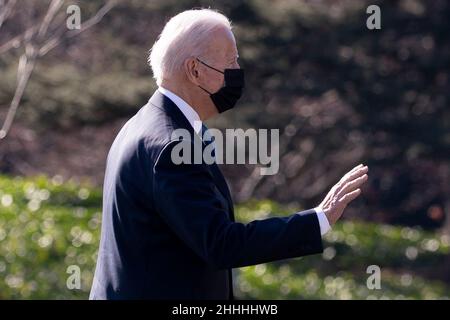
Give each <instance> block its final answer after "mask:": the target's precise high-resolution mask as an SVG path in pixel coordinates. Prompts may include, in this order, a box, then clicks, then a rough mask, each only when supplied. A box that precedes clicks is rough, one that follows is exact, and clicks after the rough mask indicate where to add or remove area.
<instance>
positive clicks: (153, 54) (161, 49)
mask: <svg viewBox="0 0 450 320" xmlns="http://www.w3.org/2000/svg"><path fill="white" fill-rule="evenodd" d="M218 27H226V28H228V29H230V30H231V22H230V21H229V20H228V18H227V17H225V16H224V15H223V14H221V13H219V12H217V11H214V10H211V9H194V10H187V11H184V12H181V13H179V14H177V15H176V16H174V17H172V18H171V19H170V20H169V21H168V22H167V24H166V25H165V27H164V29H163V31H162V32H161V34H160V35H159V37H158V40H157V41H156V42H155V43H154V44H153V47H152V49H151V50H150V54H149V57H148V63H149V65H150V66H151V68H152V71H153V77H154V78H155V79H156V83H157V84H158V85H161V81H162V79H164V78H168V77H170V76H171V75H173V74H175V73H176V72H178V71H180V70H181V68H182V67H183V64H184V62H185V61H186V59H188V58H190V57H198V56H201V55H202V54H203V53H205V51H206V49H207V48H208V44H209V40H210V36H211V32H212V31H213V30H215V29H217V28H218Z"/></svg>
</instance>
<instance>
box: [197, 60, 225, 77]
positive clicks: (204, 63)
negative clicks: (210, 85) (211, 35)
mask: <svg viewBox="0 0 450 320" xmlns="http://www.w3.org/2000/svg"><path fill="white" fill-rule="evenodd" d="M196 59H197V61H198V62H200V63H201V64H203V65H205V66H207V67H208V68H211V69H213V70H215V71H217V72H220V73H221V74H225V73H224V72H223V71H220V70H219V69H216V68H214V67H212V66H210V65H209V64H207V63H206V62H203V61H202V60H200V59H199V58H196Z"/></svg>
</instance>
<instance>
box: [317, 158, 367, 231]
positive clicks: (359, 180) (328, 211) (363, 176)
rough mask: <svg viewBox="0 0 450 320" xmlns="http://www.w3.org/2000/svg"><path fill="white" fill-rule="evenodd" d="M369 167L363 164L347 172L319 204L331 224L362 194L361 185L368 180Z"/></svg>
mask: <svg viewBox="0 0 450 320" xmlns="http://www.w3.org/2000/svg"><path fill="white" fill-rule="evenodd" d="M368 171H369V168H368V167H367V166H363V165H362V164H360V165H358V166H356V167H354V168H353V169H352V170H350V171H349V172H347V173H346V174H345V175H344V176H343V177H342V178H341V180H339V182H338V183H337V184H335V185H334V186H333V188H331V190H330V192H328V194H327V196H326V197H325V199H324V200H323V201H322V203H321V204H320V205H319V208H320V209H322V210H323V212H324V213H325V215H326V216H327V218H328V221H329V223H330V225H333V224H335V223H336V221H337V220H338V219H339V218H340V217H341V216H342V214H343V213H344V210H345V208H346V207H347V205H348V204H349V203H350V202H351V201H353V200H355V199H356V198H357V197H358V196H359V195H360V194H361V189H360V187H361V186H362V185H363V183H364V182H366V181H367V179H368V176H367V172H368Z"/></svg>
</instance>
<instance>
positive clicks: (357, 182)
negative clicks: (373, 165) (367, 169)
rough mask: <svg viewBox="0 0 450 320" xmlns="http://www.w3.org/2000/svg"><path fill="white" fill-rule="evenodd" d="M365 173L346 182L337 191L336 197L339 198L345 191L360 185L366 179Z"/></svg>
mask: <svg viewBox="0 0 450 320" xmlns="http://www.w3.org/2000/svg"><path fill="white" fill-rule="evenodd" d="M367 178H368V176H367V174H364V175H362V176H360V177H358V178H356V179H354V180H352V181H349V182H347V183H346V184H345V185H344V186H343V187H342V189H341V190H340V191H339V192H338V194H337V198H338V199H340V198H341V197H342V196H343V195H345V194H346V193H349V192H352V191H353V190H355V189H357V188H359V187H361V185H362V184H363V183H364V182H366V181H367Z"/></svg>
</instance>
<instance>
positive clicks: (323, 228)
mask: <svg viewBox="0 0 450 320" xmlns="http://www.w3.org/2000/svg"><path fill="white" fill-rule="evenodd" d="M314 210H315V211H316V214H317V219H319V225H320V234H321V235H322V236H323V235H325V234H326V233H327V232H328V231H330V229H331V226H330V222H328V218H327V216H326V215H325V213H324V212H323V210H322V209H320V208H319V207H317V208H314Z"/></svg>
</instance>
